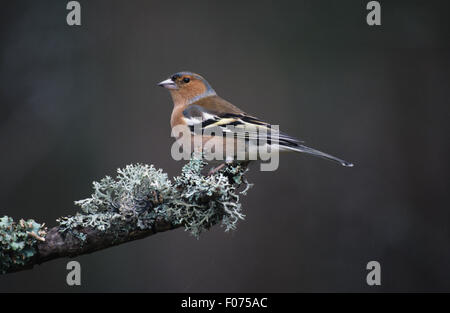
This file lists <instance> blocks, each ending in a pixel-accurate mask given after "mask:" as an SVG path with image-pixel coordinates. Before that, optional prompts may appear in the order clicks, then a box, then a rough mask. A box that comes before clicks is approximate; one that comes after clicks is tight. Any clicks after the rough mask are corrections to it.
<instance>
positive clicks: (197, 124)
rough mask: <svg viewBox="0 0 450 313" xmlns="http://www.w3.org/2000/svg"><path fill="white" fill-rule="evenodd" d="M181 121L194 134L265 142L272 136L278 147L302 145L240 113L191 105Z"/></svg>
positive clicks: (268, 125)
mask: <svg viewBox="0 0 450 313" xmlns="http://www.w3.org/2000/svg"><path fill="white" fill-rule="evenodd" d="M183 119H184V121H185V122H186V124H187V125H188V126H189V128H190V130H191V132H192V133H195V134H199V133H201V134H205V133H209V134H211V133H213V134H214V135H217V134H222V136H226V135H227V134H230V133H232V135H233V136H234V137H235V138H239V139H244V140H266V141H267V142H271V140H273V139H274V138H272V137H271V136H272V134H273V136H277V137H278V138H277V137H275V138H277V139H278V141H279V144H280V146H288V147H289V146H298V145H299V144H301V143H302V141H300V140H298V139H296V138H294V137H291V136H289V135H287V134H285V133H282V132H279V131H277V130H274V129H273V127H272V125H270V124H269V123H266V122H263V121H261V120H260V119H258V118H256V117H253V116H250V115H247V114H246V113H244V112H242V111H235V112H233V113H229V112H226V113H225V112H223V111H222V112H221V111H219V110H214V109H209V108H206V107H205V106H200V105H196V104H193V105H190V106H188V107H187V108H186V109H185V110H184V111H183Z"/></svg>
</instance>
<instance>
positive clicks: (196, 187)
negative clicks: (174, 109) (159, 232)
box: [58, 157, 250, 240]
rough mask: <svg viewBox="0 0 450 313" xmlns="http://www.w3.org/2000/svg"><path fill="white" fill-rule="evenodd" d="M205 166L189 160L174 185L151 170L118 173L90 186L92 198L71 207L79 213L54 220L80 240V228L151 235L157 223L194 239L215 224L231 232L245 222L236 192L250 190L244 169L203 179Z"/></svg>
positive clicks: (127, 169)
mask: <svg viewBox="0 0 450 313" xmlns="http://www.w3.org/2000/svg"><path fill="white" fill-rule="evenodd" d="M204 166H205V163H204V162H203V161H202V160H201V158H200V157H194V158H192V159H191V161H190V162H189V163H188V164H186V165H185V166H184V167H183V169H182V173H181V175H180V176H177V177H175V178H174V180H173V182H172V181H170V179H169V178H168V177H167V174H165V173H163V172H162V170H160V169H159V170H157V169H155V168H154V167H153V166H152V165H150V166H149V165H142V164H136V165H128V166H126V167H125V168H123V169H118V170H117V173H118V175H117V177H116V178H115V179H113V178H111V177H109V176H107V177H105V178H103V179H102V180H100V181H99V182H94V183H93V189H94V192H93V194H92V195H91V197H90V198H87V199H84V200H80V201H76V202H75V204H77V205H79V206H80V207H81V209H82V213H78V214H76V215H75V216H71V217H64V218H60V219H58V222H59V223H60V228H61V231H62V232H65V231H70V232H72V234H74V235H76V236H77V237H78V238H80V239H81V240H85V234H83V232H82V229H83V228H85V227H92V228H96V229H98V230H100V231H106V230H108V231H117V232H120V233H123V232H125V233H128V232H130V231H133V230H135V229H141V230H145V229H151V228H152V227H153V226H154V223H155V220H156V219H157V218H162V219H164V220H166V221H168V222H170V223H172V224H173V225H180V224H181V225H184V226H185V228H186V230H188V231H190V232H191V233H192V234H193V235H194V236H196V237H198V236H199V235H200V233H201V232H202V231H203V230H205V229H208V228H209V227H211V226H212V225H213V224H216V223H218V222H221V224H222V225H223V226H225V229H226V231H228V230H230V229H235V228H236V224H237V222H238V221H239V220H241V219H244V215H243V214H242V209H241V204H240V203H239V192H238V187H239V186H240V185H241V184H245V185H246V187H247V188H246V189H245V191H246V190H247V189H248V187H249V186H250V184H248V183H247V182H246V180H245V178H244V176H243V175H244V173H245V172H246V168H245V167H243V166H241V165H239V164H234V165H229V166H227V167H226V168H225V169H224V170H223V171H221V172H218V173H216V174H214V175H211V176H205V175H203V174H202V170H203V167H204ZM245 191H244V192H245Z"/></svg>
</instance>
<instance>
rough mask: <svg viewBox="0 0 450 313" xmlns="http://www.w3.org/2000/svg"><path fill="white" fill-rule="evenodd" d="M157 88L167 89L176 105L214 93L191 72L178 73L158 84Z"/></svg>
mask: <svg viewBox="0 0 450 313" xmlns="http://www.w3.org/2000/svg"><path fill="white" fill-rule="evenodd" d="M158 86H161V87H164V88H167V89H168V90H169V92H170V94H171V95H172V99H173V101H174V103H175V105H177V104H189V103H192V102H195V101H197V100H199V99H202V98H204V97H209V96H214V95H216V92H215V91H214V89H212V87H211V85H210V84H209V83H208V82H207V81H206V79H204V78H203V77H202V76H200V75H198V74H195V73H192V72H178V73H175V74H173V75H171V76H170V78H168V79H166V80H164V81H162V82H160V83H159V84H158Z"/></svg>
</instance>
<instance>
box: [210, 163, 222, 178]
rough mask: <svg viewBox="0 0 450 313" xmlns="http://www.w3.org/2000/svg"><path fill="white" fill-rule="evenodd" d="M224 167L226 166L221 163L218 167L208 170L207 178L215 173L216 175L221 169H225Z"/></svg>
mask: <svg viewBox="0 0 450 313" xmlns="http://www.w3.org/2000/svg"><path fill="white" fill-rule="evenodd" d="M225 165H226V163H222V164H220V165H219V166H216V167H213V168H212V169H210V170H209V172H208V176H212V175H214V174H215V173H217V172H218V171H220V170H221V169H223V168H224V167H225Z"/></svg>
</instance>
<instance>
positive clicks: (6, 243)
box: [0, 216, 45, 273]
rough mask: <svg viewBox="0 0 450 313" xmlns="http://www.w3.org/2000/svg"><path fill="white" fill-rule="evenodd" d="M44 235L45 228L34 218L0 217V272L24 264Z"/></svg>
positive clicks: (32, 254)
mask: <svg viewBox="0 0 450 313" xmlns="http://www.w3.org/2000/svg"><path fill="white" fill-rule="evenodd" d="M43 237H45V228H44V226H43V225H42V224H39V223H36V222H35V221H34V220H31V219H30V220H27V221H25V220H20V221H19V222H18V223H16V222H14V220H13V219H12V218H11V217H9V216H4V217H2V218H0V273H6V271H7V269H9V268H10V267H11V266H20V265H25V264H26V263H27V262H28V261H29V259H30V258H32V257H33V256H34V255H35V253H36V248H35V244H36V243H37V241H38V240H43Z"/></svg>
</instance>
